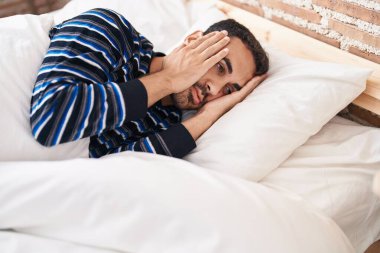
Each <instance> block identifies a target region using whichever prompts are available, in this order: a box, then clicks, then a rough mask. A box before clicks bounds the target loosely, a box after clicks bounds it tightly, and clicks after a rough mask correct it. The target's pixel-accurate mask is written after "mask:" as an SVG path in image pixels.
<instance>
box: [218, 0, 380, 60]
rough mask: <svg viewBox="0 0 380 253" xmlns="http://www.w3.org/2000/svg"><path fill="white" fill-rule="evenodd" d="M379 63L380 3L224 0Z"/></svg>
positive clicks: (356, 0) (367, 0)
mask: <svg viewBox="0 0 380 253" xmlns="http://www.w3.org/2000/svg"><path fill="white" fill-rule="evenodd" d="M224 1H225V2H227V3H230V4H233V5H236V6H239V7H241V8H244V9H246V10H249V11H251V12H253V13H255V14H258V15H260V16H263V17H265V18H267V19H270V20H272V21H275V22H277V23H280V24H282V25H285V26H287V27H289V28H292V29H294V30H296V31H299V32H302V33H304V34H307V35H309V36H311V37H313V38H317V39H318V40H321V41H323V42H326V43H328V44H330V45H333V46H335V47H338V48H340V49H342V50H346V51H349V52H351V53H353V54H356V55H358V56H360V57H363V58H366V59H368V60H371V61H374V62H376V63H380V0H224Z"/></svg>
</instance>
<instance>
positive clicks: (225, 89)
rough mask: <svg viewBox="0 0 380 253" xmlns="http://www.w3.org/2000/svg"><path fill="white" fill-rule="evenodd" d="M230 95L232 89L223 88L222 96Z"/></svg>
mask: <svg viewBox="0 0 380 253" xmlns="http://www.w3.org/2000/svg"><path fill="white" fill-rule="evenodd" d="M231 93H232V89H231V88H230V87H229V86H227V87H226V88H224V94H231Z"/></svg>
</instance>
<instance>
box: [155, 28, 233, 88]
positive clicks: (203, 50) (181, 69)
mask: <svg viewBox="0 0 380 253" xmlns="http://www.w3.org/2000/svg"><path fill="white" fill-rule="evenodd" d="M229 41H230V38H229V37H228V36H227V32H225V31H223V32H212V33H209V34H207V35H205V36H200V37H199V38H197V39H194V40H192V41H191V42H190V43H189V44H187V45H185V44H182V45H181V46H179V47H177V48H176V49H174V50H173V51H172V52H171V53H170V54H169V55H167V56H166V57H165V59H164V64H163V69H162V73H165V74H166V75H167V77H168V78H169V79H170V83H171V87H170V89H171V91H172V93H178V92H181V91H184V90H186V89H187V88H189V87H190V86H192V85H193V84H194V83H196V82H197V81H198V80H199V79H200V78H201V77H202V76H203V75H204V74H206V72H207V71H208V70H209V69H210V68H212V67H213V66H214V65H215V64H216V63H218V62H219V61H221V60H222V59H223V58H224V57H226V55H227V54H228V49H227V48H226V49H223V48H224V47H225V46H226V45H227V44H228V43H229Z"/></svg>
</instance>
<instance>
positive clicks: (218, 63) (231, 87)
mask: <svg viewBox="0 0 380 253" xmlns="http://www.w3.org/2000/svg"><path fill="white" fill-rule="evenodd" d="M227 33H228V34H229V36H227ZM49 35H50V38H51V44H50V46H49V50H48V52H47V54H46V56H45V58H44V61H43V63H42V66H41V68H40V71H39V73H38V77H37V81H36V84H35V87H34V90H33V96H32V101H31V112H30V113H31V114H30V122H31V127H32V133H33V135H34V137H35V138H36V140H37V141H38V142H39V143H41V144H42V145H44V146H54V145H58V144H60V143H66V142H70V141H75V140H78V139H81V138H91V139H90V145H89V153H90V157H101V156H104V155H107V154H111V153H117V152H122V151H126V150H131V151H143V152H151V153H157V154H163V155H168V156H174V157H179V158H181V157H183V156H185V155H186V154H187V153H189V152H190V151H191V150H192V149H193V148H194V147H195V140H196V139H197V138H199V136H201V135H202V134H203V133H204V132H205V131H206V130H207V129H208V128H209V127H210V126H211V125H212V124H213V123H214V122H215V121H216V120H217V119H218V118H219V117H221V116H222V115H223V114H224V113H226V112H227V111H228V110H229V109H231V108H232V107H233V106H234V105H235V104H237V103H238V102H240V101H242V100H243V99H244V98H245V97H246V96H247V95H248V94H249V93H250V92H251V91H252V90H253V89H254V88H255V87H256V86H257V85H258V84H259V83H260V82H261V81H262V80H263V79H264V78H265V75H264V74H265V73H266V72H267V70H268V58H267V56H266V54H265V51H264V50H263V49H262V47H261V46H260V44H259V43H258V42H257V40H256V39H255V38H254V36H253V35H252V34H251V33H250V32H249V31H248V30H247V29H246V28H245V27H244V26H242V25H240V24H238V23H237V22H235V21H234V20H226V21H221V22H219V23H216V24H214V25H213V26H211V27H210V28H209V29H208V30H207V31H206V32H205V33H204V34H203V33H202V32H200V31H197V32H194V33H192V34H191V35H189V36H188V37H187V38H186V39H185V41H184V43H183V44H182V45H181V46H179V47H178V48H176V49H175V50H173V52H171V53H170V54H169V55H167V56H165V55H163V54H160V53H155V52H153V45H152V44H151V43H150V42H149V41H148V40H147V39H146V38H145V37H144V36H142V35H141V34H139V33H138V32H137V31H136V30H135V29H134V28H133V26H132V25H131V24H130V23H129V22H128V21H127V20H126V19H125V18H124V17H123V16H121V15H119V14H118V13H116V12H114V11H111V10H107V9H94V10H90V11H88V12H85V13H83V14H81V15H79V16H77V17H75V18H73V19H70V20H67V21H65V22H63V23H62V24H59V25H57V26H56V27H54V28H53V29H52V30H51V31H50V34H49ZM254 76H255V77H254ZM185 109H197V110H198V112H197V113H196V114H195V115H194V116H193V117H192V118H189V119H187V120H185V121H183V122H182V123H181V119H182V113H181V110H185Z"/></svg>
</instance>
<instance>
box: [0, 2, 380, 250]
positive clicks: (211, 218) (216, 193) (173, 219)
mask: <svg viewBox="0 0 380 253" xmlns="http://www.w3.org/2000/svg"><path fill="white" fill-rule="evenodd" d="M73 2H74V1H73ZM76 2H77V3H79V2H78V1H76ZM100 2H102V4H103V5H107V4H111V3H114V4H116V3H117V4H118V7H119V8H126V7H128V6H127V5H126V4H125V3H123V2H120V1H116V0H112V1H100ZM143 2H144V4H145V5H146V6H150V7H151V9H150V10H149V13H151V15H155V14H157V13H160V14H161V15H162V16H164V17H166V19H167V20H166V21H165V20H164V19H161V22H159V23H158V25H160V26H162V28H164V27H166V25H168V24H170V23H172V24H170V25H171V26H170V27H174V30H173V31H172V33H171V35H172V36H175V39H178V38H180V37H181V36H182V35H183V32H184V30H185V29H188V28H189V27H190V23H191V20H192V18H191V17H189V16H188V15H190V14H191V15H190V16H192V15H193V16H194V13H193V12H192V11H194V10H196V5H192V6H190V7H191V8H190V9H188V10H187V11H190V12H191V13H187V14H188V15H187V16H186V18H184V15H182V14H181V13H183V12H182V11H184V10H185V9H186V8H184V7H186V5H184V2H182V1H175V0H171V1H168V2H170V4H172V7H173V6H176V8H173V9H176V10H178V12H173V9H171V8H163V7H162V6H161V5H160V4H159V1H155V0H151V1H143ZM82 5H83V6H82ZM177 5H178V6H177ZM72 6H75V3H74V4H72ZM78 6H79V7H78ZM160 6H161V7H160ZM167 6H169V4H168V5H167ZM77 7H78V9H76V10H74V11H77V12H78V13H80V12H81V11H82V9H81V8H87V7H86V5H85V4H84V3H83V2H82V4H79V5H77ZM93 7H95V6H93ZM137 7H138V6H134V7H133V8H130V9H128V11H129V12H130V13H133V12H135V11H136V10H137V9H138V8H137ZM202 8H204V7H203V5H202ZM165 13H166V14H168V15H167V16H165V15H164V14H165ZM195 13H196V12H195ZM67 14H68V12H61V13H58V15H57V16H56V17H55V18H56V22H59V21H60V19H64V18H65V17H66V16H65V15H67ZM71 14H72V13H71ZM181 15H182V16H183V17H182V16H181ZM42 18H43V19H46V20H48V21H46V23H47V22H50V23H51V24H52V22H53V20H52V17H49V16H44V17H42ZM181 18H182V19H181ZM32 19H33V18H32V17H28V18H25V20H32ZM177 19H178V20H181V21H180V22H175V24H174V23H173V22H172V21H170V20H177ZM144 22H145V21H144ZM144 22H142V23H141V27H139V29H140V30H142V31H144V29H149V27H151V26H150V24H149V23H147V22H148V21H146V22H145V23H144ZM48 28H49V27H48V26H47V27H46V28H44V29H45V30H48ZM39 32H40V33H43V32H44V30H41V31H39ZM147 32H148V33H149V31H148V30H147ZM43 34H44V33H43ZM20 36H25V37H27V36H28V34H20ZM173 38H174V37H173ZM173 38H171V39H173ZM150 39H151V40H152V41H153V42H156V43H155V44H161V45H162V49H163V50H166V49H167V46H168V45H165V43H164V42H165V40H166V39H170V38H168V37H163V36H157V37H154V36H153V37H150ZM3 42H4V43H8V42H9V43H11V42H12V41H6V40H3ZM43 42H44V43H45V44H46V43H48V40H47V38H44V41H43ZM33 43H36V45H40V41H35V42H34V41H31V42H28V43H24V44H23V45H22V46H23V48H25V49H31V47H32V48H34V45H35V44H33ZM45 44H44V45H45ZM41 45H42V44H41ZM46 45H47V44H46ZM46 45H45V46H46ZM165 46H166V47H165ZM38 50H39V51H41V52H42V51H43V48H42V46H41V48H38ZM32 53H33V51H28V50H24V51H20V54H32ZM3 72H4V74H5V73H7V74H8V75H10V74H9V73H12V78H14V79H15V80H16V81H22V79H25V80H26V79H27V77H28V78H29V79H31V78H33V76H32V73H34V70H31V69H26V70H24V71H23V72H24V75H18V72H17V73H16V72H15V71H14V70H12V71H10V70H9V71H6V70H5V69H3ZM27 73H29V74H27ZM29 79H28V80H27V81H30V80H29ZM13 88H14V89H18V87H17V86H15V87H13ZM29 88H30V89H31V88H32V87H29ZM28 94H29V93H28V90H23V92H22V96H23V97H25V101H26V102H25V104H24V105H23V108H22V110H20V108H18V107H11V108H5V107H4V108H2V110H3V111H4V112H9V113H10V112H11V114H10V115H17V117H16V118H15V119H14V120H15V121H16V122H21V121H22V119H23V117H24V116H25V115H27V114H28ZM11 100H12V99H11ZM7 120H8V122H3V123H9V122H10V121H9V119H7ZM22 122H23V125H22V127H23V128H27V127H28V125H27V122H26V123H25V122H24V121H22ZM11 125H12V124H11ZM2 127H4V128H6V129H9V128H10V127H12V126H10V125H9V124H2ZM20 132H23V131H21V130H19V129H17V128H14V131H13V133H12V134H13V135H12V136H9V138H10V140H15V145H18V146H13V147H8V148H6V149H4V150H5V152H10V153H12V152H11V151H12V148H17V149H20V147H21V148H23V150H25V152H28V154H29V155H30V156H32V157H34V156H36V155H37V156H38V157H39V155H40V154H42V152H45V151H44V150H42V149H34V148H33V145H34V144H32V142H31V141H33V140H32V139H31V138H30V136H29V139H28V137H25V136H20ZM24 132H25V131H24ZM24 132H23V133H24ZM17 136H18V138H17ZM379 139H380V130H379V129H374V128H368V127H363V126H357V125H355V124H351V123H348V122H347V121H345V120H342V119H341V118H339V117H336V118H334V119H333V120H332V121H330V122H329V123H328V124H327V125H326V126H325V127H324V128H323V129H322V130H321V131H320V132H319V133H318V134H317V135H315V136H313V137H312V138H311V139H310V140H309V141H308V142H307V143H305V144H304V145H302V146H301V147H299V148H298V149H297V150H296V151H295V152H294V153H293V155H292V156H291V157H290V158H289V159H288V160H287V161H285V162H284V163H283V164H282V165H281V166H280V167H279V168H278V169H276V170H275V171H273V172H272V173H271V174H269V175H268V176H267V177H265V178H264V179H263V180H262V181H261V182H259V183H254V182H250V181H247V180H243V179H240V178H236V177H234V176H231V175H226V174H223V173H221V172H215V171H211V170H208V169H206V168H201V167H199V166H195V165H193V164H191V163H189V162H186V161H183V160H179V159H174V158H170V157H163V156H157V155H151V154H143V153H132V152H125V153H121V154H117V155H111V156H108V157H105V158H103V159H99V160H89V159H84V158H81V159H71V160H67V161H56V162H42V161H41V162H38V161H35V162H30V161H29V162H27V161H26V162H0V205H1V206H0V252H1V253H24V252H28V253H29V252H68V253H79V252H80V253H83V252H85V253H87V252H88V253H90V252H91V253H111V252H127V253H132V252H138V253H140V252H142V253H145V252H147V253H150V252H152V253H153V252H154V253H157V252H175V253H178V252H185V253H187V252H191V253H196V252H207V253H213V252H218V253H224V252H226V253H227V252H228V253H230V252H233V253H235V252H239V253H244V252H250V253H252V252H265V253H267V252H284V253H298V252H300V253H301V252H316V253H317V252H318V253H320V252H334V253H340V252H342V253H349V252H350V253H351V252H357V253H359V252H360V253H362V252H363V251H364V249H366V248H367V247H368V246H369V245H370V244H371V243H372V242H373V241H375V240H376V239H380V202H379V199H378V198H376V197H375V196H374V194H373V193H372V192H371V182H372V178H373V175H374V174H375V172H376V171H379V168H380V142H379V141H377V140H379ZM3 148H4V147H3ZM85 148H86V143H84V144H83V145H82V146H81V147H80V148H78V150H74V149H72V148H70V146H63V147H59V148H57V149H56V150H53V151H51V152H50V155H51V156H52V157H56V158H60V157H61V155H62V153H63V152H65V150H66V151H70V152H71V153H72V156H73V157H75V156H77V153H80V154H82V155H83V156H85V155H84V153H85V152H84V150H85ZM7 150H8V151H7ZM60 152H62V153H60ZM4 154H5V153H3V155H4ZM347 154H348V155H347ZM8 229H13V230H8ZM1 230H2V231H1Z"/></svg>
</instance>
